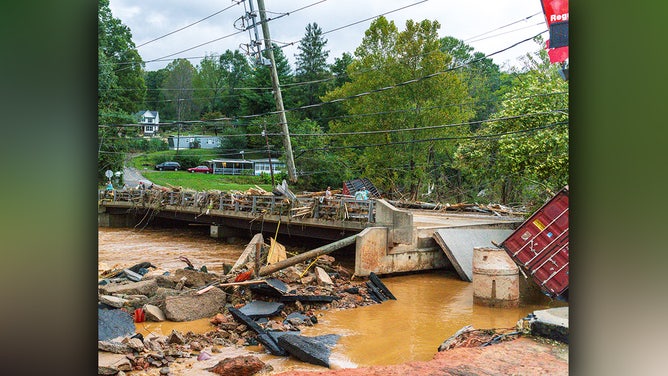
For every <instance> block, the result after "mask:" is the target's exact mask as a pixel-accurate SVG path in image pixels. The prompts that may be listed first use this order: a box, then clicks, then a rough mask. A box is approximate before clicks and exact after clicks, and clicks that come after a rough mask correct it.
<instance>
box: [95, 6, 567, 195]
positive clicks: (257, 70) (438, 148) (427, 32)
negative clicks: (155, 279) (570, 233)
mask: <svg viewBox="0 0 668 376" xmlns="http://www.w3.org/2000/svg"><path fill="white" fill-rule="evenodd" d="M99 5H100V13H99V23H100V28H99V30H100V31H99V50H98V60H99V67H100V69H99V92H98V95H99V107H98V111H99V119H98V121H99V124H100V125H107V124H126V123H136V122H137V119H134V118H133V115H132V114H134V113H136V112H137V111H139V110H155V111H159V112H160V118H161V122H164V123H168V124H170V123H173V124H176V123H178V122H179V121H193V120H197V121H200V122H199V123H197V124H195V125H192V124H187V125H184V126H185V127H186V131H187V132H192V133H205V134H210V135H211V134H213V135H216V136H219V137H221V148H220V150H218V153H220V155H225V156H228V157H229V156H230V155H233V154H234V153H236V152H239V151H240V150H245V151H246V153H247V154H246V156H253V157H254V158H266V157H267V156H268V155H271V156H272V157H275V158H276V157H277V158H282V157H283V155H284V153H283V150H282V149H283V143H282V142H281V137H282V135H281V128H280V126H279V124H278V116H277V114H276V113H275V112H276V105H275V102H274V96H273V93H272V85H271V79H270V73H269V72H270V67H269V66H268V65H267V64H266V61H267V60H266V59H250V58H248V57H247V56H245V55H244V54H242V53H240V52H239V51H232V50H226V51H224V52H221V53H220V54H210V55H207V56H206V57H204V58H203V59H202V60H201V61H200V62H199V63H194V62H191V61H190V60H188V59H175V60H174V61H172V62H171V63H170V64H169V65H167V67H165V68H163V69H159V70H156V71H145V70H144V65H143V63H142V62H141V59H140V58H139V54H138V53H137V51H136V48H135V45H134V42H132V35H131V33H130V30H129V29H128V28H127V27H126V26H124V25H123V24H122V23H121V22H120V21H119V20H117V19H115V18H113V16H112V15H111V12H110V11H109V8H108V0H99ZM439 28H440V25H439V23H438V22H436V21H429V20H423V21H419V22H418V21H413V20H409V21H407V22H406V24H405V25H404V28H403V30H400V29H399V28H398V27H397V25H395V24H394V22H393V21H390V20H387V19H386V18H384V17H380V18H378V19H376V20H374V21H373V22H372V23H371V25H370V26H369V28H368V29H367V30H366V32H365V35H364V37H363V39H362V42H361V43H360V45H359V46H358V47H357V48H356V49H355V51H354V52H353V53H344V54H342V55H341V56H339V57H334V58H333V59H332V61H333V63H331V64H329V63H328V62H327V61H328V59H329V57H330V56H329V50H328V49H327V40H326V39H325V38H324V37H323V33H322V30H321V29H320V27H319V26H318V25H317V24H316V23H311V24H308V25H307V26H306V28H305V32H304V37H303V38H302V39H301V40H300V42H299V45H298V48H297V50H298V53H297V54H295V56H294V57H295V66H294V69H293V68H292V67H291V66H290V63H289V61H288V59H287V57H286V56H285V54H284V52H283V50H282V49H281V48H279V47H278V46H276V45H274V46H273V52H274V57H275V61H276V67H277V71H278V75H279V80H280V83H281V91H282V94H283V99H284V107H285V109H286V111H287V119H288V126H289V129H290V133H291V137H292V147H293V153H294V156H295V165H296V167H297V170H298V176H299V182H298V187H297V189H307V190H321V189H323V188H324V187H326V186H328V185H330V186H333V187H337V186H341V182H342V181H344V180H348V179H352V178H355V177H367V178H369V179H370V180H371V181H372V182H373V183H374V184H375V185H376V186H377V187H378V188H379V190H381V191H382V192H384V193H385V194H387V195H388V196H390V197H392V198H403V199H410V200H430V201H440V202H464V201H468V202H471V201H489V202H500V203H505V204H517V205H519V204H523V205H527V204H529V205H530V204H536V203H539V202H540V201H541V200H544V199H545V198H546V197H548V196H549V194H551V193H553V192H555V191H556V190H558V189H559V188H561V187H562V186H563V185H565V184H567V183H568V125H567V121H568V83H567V82H566V81H564V80H562V79H561V78H560V77H559V75H558V74H557V71H556V69H555V68H554V67H553V66H551V65H550V64H549V61H548V59H547V57H546V54H545V51H544V50H543V49H542V48H541V47H540V46H541V45H542V41H540V40H537V42H538V44H537V51H538V52H536V53H535V54H530V55H528V56H527V57H526V58H525V59H526V60H525V66H524V67H523V68H522V69H510V70H508V71H502V70H501V69H500V68H499V66H498V65H496V64H494V62H493V61H492V60H491V59H490V58H487V57H485V56H484V54H482V53H480V52H476V51H474V49H473V48H472V47H471V46H468V45H466V44H465V43H464V42H463V41H461V40H458V39H456V38H452V37H443V38H439V36H438V30H439ZM265 57H266V51H265ZM161 130H163V132H164V133H163V136H164V135H166V134H171V132H174V133H175V132H176V127H175V126H173V127H170V126H169V125H166V126H163V127H161ZM133 132H134V134H133ZM98 133H99V136H100V139H99V143H100V148H99V149H100V157H99V170H100V172H101V173H103V171H104V170H105V169H108V168H112V169H116V168H118V166H119V165H121V166H122V159H123V155H124V153H125V152H127V150H129V149H130V148H132V147H133V145H135V147H136V145H143V144H142V143H138V142H124V140H127V139H128V138H135V139H136V138H137V137H138V135H139V133H138V128H136V127H135V128H132V127H104V126H99V132H98ZM267 144H269V147H267ZM147 145H148V144H147ZM152 147H153V148H155V147H156V146H155V145H152ZM268 149H269V150H268Z"/></svg>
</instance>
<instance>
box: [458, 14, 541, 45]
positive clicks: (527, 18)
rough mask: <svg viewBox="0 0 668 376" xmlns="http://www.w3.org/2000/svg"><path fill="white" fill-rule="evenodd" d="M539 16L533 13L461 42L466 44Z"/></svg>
mask: <svg viewBox="0 0 668 376" xmlns="http://www.w3.org/2000/svg"><path fill="white" fill-rule="evenodd" d="M539 14H542V13H541V12H536V13H534V14H532V15H530V16H526V17H524V18H522V19H520V20H517V21H513V22H511V23H509V24H506V25H503V26H499V27H497V28H495V29H492V30H490V31H486V32H484V33H482V34H478V35H474V36H472V37H469V38H466V39H464V40H463V41H464V42H467V41H469V40H471V39H475V38H479V37H481V36H483V35H487V34H489V33H493V32H495V31H497V30H501V29H504V28H506V27H508V26H512V25H514V24H516V23H520V22H522V21H527V20H529V19H530V18H533V17H536V16H537V15H539Z"/></svg>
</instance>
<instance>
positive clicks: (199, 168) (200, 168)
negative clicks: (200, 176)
mask: <svg viewBox="0 0 668 376" xmlns="http://www.w3.org/2000/svg"><path fill="white" fill-rule="evenodd" d="M188 172H203V173H205V174H210V173H211V172H212V171H211V169H210V168H209V167H208V166H197V167H191V168H189V169H188Z"/></svg>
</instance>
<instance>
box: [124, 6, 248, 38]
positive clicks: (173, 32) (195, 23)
mask: <svg viewBox="0 0 668 376" xmlns="http://www.w3.org/2000/svg"><path fill="white" fill-rule="evenodd" d="M240 3H241V2H235V4H232V5H230V6H228V7H226V8H224V9H221V10H219V11H217V12H215V13H214V14H211V15H209V16H206V17H204V18H202V19H201V20H198V21H195V22H193V23H191V24H189V25H186V26H184V27H182V28H180V29H177V30H174V31H172V32H169V33H167V34H165V35H161V36H159V37H157V38H155V39H151V40H150V41H148V42H144V43H142V44H140V45H138V46H137V48H139V47H142V46H145V45H147V44H149V43H153V42H155V41H157V40H160V39H162V38H165V37H167V36H170V35H172V34H175V33H178V32H179V31H182V30H185V29H187V28H189V27H191V26H194V25H197V24H198V23H200V22H202V21H205V20H207V19H209V18H211V17H213V16H215V15H218V14H220V13H222V12H224V11H226V10H228V9H230V8H232V7H233V6H236V5H239V4H240Z"/></svg>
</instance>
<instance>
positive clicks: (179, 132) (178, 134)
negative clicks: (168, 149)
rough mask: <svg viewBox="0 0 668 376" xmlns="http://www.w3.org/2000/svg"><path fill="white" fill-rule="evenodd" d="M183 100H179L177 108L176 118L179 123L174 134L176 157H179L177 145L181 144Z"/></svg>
mask: <svg viewBox="0 0 668 376" xmlns="http://www.w3.org/2000/svg"><path fill="white" fill-rule="evenodd" d="M182 100H183V99H181V98H179V100H178V107H177V111H176V112H177V115H176V116H177V118H178V123H179V129H178V131H177V133H176V155H179V145H180V144H181V101H182Z"/></svg>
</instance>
